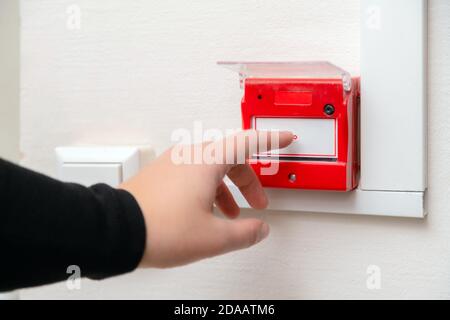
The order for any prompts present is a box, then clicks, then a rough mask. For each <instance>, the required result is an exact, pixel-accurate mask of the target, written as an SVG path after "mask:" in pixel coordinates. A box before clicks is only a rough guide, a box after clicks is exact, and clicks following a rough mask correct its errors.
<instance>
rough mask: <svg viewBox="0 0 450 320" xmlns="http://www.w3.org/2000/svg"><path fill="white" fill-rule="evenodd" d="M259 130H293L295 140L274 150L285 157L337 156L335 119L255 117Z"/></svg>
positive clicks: (255, 126)
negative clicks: (284, 146)
mask: <svg viewBox="0 0 450 320" xmlns="http://www.w3.org/2000/svg"><path fill="white" fill-rule="evenodd" d="M253 128H254V129H257V130H277V131H291V132H292V133H293V134H294V142H293V143H292V144H291V145H289V146H288V147H286V148H283V149H280V150H277V151H272V153H275V154H278V155H279V156H285V157H330V158H333V157H336V155H337V150H336V122H335V120H334V119H306V118H265V117H255V118H253Z"/></svg>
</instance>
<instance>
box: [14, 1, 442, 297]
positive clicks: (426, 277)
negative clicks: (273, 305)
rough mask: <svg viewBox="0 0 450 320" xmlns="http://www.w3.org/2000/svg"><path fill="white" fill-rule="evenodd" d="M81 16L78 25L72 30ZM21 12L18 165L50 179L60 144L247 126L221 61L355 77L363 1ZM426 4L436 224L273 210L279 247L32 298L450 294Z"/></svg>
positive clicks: (86, 4) (135, 4)
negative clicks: (326, 65) (319, 68)
mask: <svg viewBox="0 0 450 320" xmlns="http://www.w3.org/2000/svg"><path fill="white" fill-rule="evenodd" d="M73 4H75V5H77V6H78V7H77V8H79V9H80V10H81V20H80V28H79V29H77V25H76V24H75V25H74V24H73V20H70V19H69V21H68V18H70V15H68V13H67V9H68V8H69V13H70V12H73V7H72V8H71V7H70V5H73ZM21 6H22V8H21V13H22V43H21V44H22V56H21V62H22V74H21V76H22V82H21V99H22V110H21V113H22V115H21V120H22V129H21V148H22V151H23V153H24V158H23V164H24V165H26V166H28V167H31V168H34V169H37V170H39V171H42V172H45V173H48V174H52V175H54V173H55V170H54V167H55V159H54V153H53V149H54V147H55V146H58V145H71V144H79V143H83V144H127V143H130V144H136V143H149V144H152V145H153V146H155V147H156V148H157V150H158V151H161V150H163V149H164V148H166V147H167V146H169V145H170V134H171V132H172V130H174V129H175V128H191V127H192V123H193V121H195V120H202V121H203V123H204V126H205V127H219V128H224V129H225V128H228V127H231V128H235V127H239V124H240V111H239V100H240V95H241V93H240V91H239V88H238V83H237V76H236V75H235V74H233V73H231V72H229V71H227V70H223V69H221V68H219V67H217V66H216V65H215V62H216V61H217V60H239V59H242V60H316V59H320V60H330V61H333V62H334V63H335V64H337V65H340V66H341V67H343V68H345V69H347V70H349V71H350V72H352V73H353V74H358V72H359V57H360V56H359V23H360V21H359V1H358V0H346V1H333V0H328V1H313V0H301V1H298V0H297V1H287V0H285V1H275V0H266V1H239V0H230V1H207V0H193V1H188V2H183V1H176V0H169V1H144V0H142V1H121V0H99V1H87V0H86V1H76V0H72V1H50V0H23V1H21ZM429 7H430V8H429V9H430V10H429V11H430V12H429V16H430V19H429V20H430V30H429V69H430V70H429V77H430V79H429V168H428V171H429V192H428V211H429V216H428V217H427V218H426V219H424V220H415V219H398V218H385V217H367V216H365V217H364V216H350V215H333V214H308V213H305V214H293V213H283V212H264V213H262V216H263V217H264V219H266V220H267V221H268V222H269V223H270V225H271V230H272V232H271V236H270V237H269V239H267V240H266V241H264V242H263V243H261V244H259V245H258V246H256V247H254V248H251V249H249V250H246V251H241V252H236V253H232V254H229V255H226V256H222V257H219V258H215V259H210V260H206V261H203V262H199V263H196V264H193V265H190V266H186V267H181V268H177V269H172V270H146V271H138V272H135V273H133V274H129V275H125V276H121V277H117V278H114V279H109V280H107V281H104V282H102V283H98V282H93V281H88V280H86V281H84V282H83V283H82V290H79V291H68V290H67V289H66V286H65V284H56V285H51V286H46V287H42V288H37V289H29V290H23V291H22V294H21V295H22V297H23V298H193V299H202V298H305V299H310V298H377V299H378V298H447V299H448V298H450V196H449V194H450V183H449V181H450V166H449V165H448V161H449V159H450V127H449V121H448V119H450V108H449V107H448V103H449V101H450V16H449V15H448V12H450V2H449V1H447V0H430V5H429ZM388 80H392V81H393V85H395V79H388ZM387 156H388V155H387ZM245 214H248V215H251V214H253V213H249V212H247V213H245ZM369 265H377V266H379V267H380V270H381V289H379V290H369V289H368V288H367V286H366V279H367V277H368V275H367V274H366V270H367V267H368V266H369ZM30 272H32V270H30Z"/></svg>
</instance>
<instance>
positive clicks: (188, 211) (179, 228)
mask: <svg viewBox="0 0 450 320" xmlns="http://www.w3.org/2000/svg"><path fill="white" fill-rule="evenodd" d="M250 137H257V139H251V138H250ZM274 137H276V138H278V137H279V140H278V144H277V143H274V142H275V141H274V140H271V139H274ZM238 138H244V140H246V143H244V144H239V143H238V144H236V143H234V144H228V143H231V142H235V141H236V140H237V139H238ZM261 139H267V140H264V141H267V142H268V144H267V146H266V148H267V149H266V150H270V149H271V148H272V146H273V147H274V148H280V149H281V148H284V147H286V146H287V145H289V144H290V143H291V142H292V139H293V135H292V133H290V132H280V133H279V134H275V135H273V134H272V135H271V134H270V133H269V132H262V131H260V132H256V131H243V132H240V133H238V134H236V135H233V136H229V137H227V138H225V139H224V140H220V141H216V142H211V143H214V144H218V143H220V146H222V145H226V146H229V145H233V149H230V148H228V147H227V148H223V150H224V158H225V157H226V156H227V154H228V155H229V153H230V152H234V154H235V155H236V154H239V153H245V159H246V158H248V155H249V152H251V151H249V150H255V149H252V147H255V146H256V145H259V148H261V145H260V143H259V142H260V141H261ZM241 141H242V140H241ZM207 145H209V143H205V144H199V145H192V146H190V147H189V148H190V149H191V150H195V149H196V148H198V147H200V146H203V147H205V146H207ZM259 151H265V150H261V149H260V150H259ZM232 159H234V160H235V161H236V159H237V157H236V156H234V157H232ZM225 175H227V176H228V177H229V178H230V179H231V180H232V181H233V182H234V184H235V185H236V186H237V187H239V189H240V191H241V193H242V194H243V196H244V197H245V198H246V200H247V202H248V203H249V204H250V205H251V206H252V207H253V208H255V209H264V208H266V206H267V203H268V202H267V197H266V195H265V193H264V190H263V188H262V186H261V183H260V182H259V180H258V178H257V176H256V174H255V172H254V171H253V170H252V169H251V167H250V166H249V165H248V164H245V163H243V164H237V163H229V164H205V163H203V164H176V163H174V161H173V149H169V150H167V151H166V152H164V153H163V154H162V155H161V156H159V157H158V158H157V159H156V160H155V161H153V162H152V163H151V164H149V165H148V166H147V167H145V168H144V169H142V170H141V171H140V172H139V173H138V174H137V175H136V176H135V177H133V178H131V179H130V180H128V181H126V182H124V183H123V184H122V185H120V186H119V188H121V189H124V190H127V191H128V192H130V193H131V194H132V195H133V196H134V197H135V199H136V200H137V202H138V203H139V206H140V208H141V210H142V212H143V215H144V218H145V223H146V229H147V242H146V249H145V252H144V255H143V258H142V261H141V263H140V266H141V267H160V268H166V267H174V266H179V265H183V264H187V263H190V262H194V261H197V260H200V259H203V258H207V257H212V256H215V255H219V254H223V253H226V252H229V251H233V250H238V249H243V248H247V247H249V246H252V245H254V244H256V243H258V242H260V241H261V240H263V239H264V238H266V237H267V235H268V234H269V226H268V225H267V224H266V223H265V222H263V221H262V220H260V219H254V218H247V219H235V218H237V217H238V216H239V207H238V206H237V204H236V202H235V200H234V199H233V196H232V195H231V193H230V191H229V190H228V188H227V186H226V185H225V184H224V182H223V178H224V177H225ZM214 204H216V206H217V207H218V208H219V209H220V210H221V211H222V213H223V214H224V215H225V217H226V218H223V217H218V216H216V215H213V205H214ZM227 218H228V219H227Z"/></svg>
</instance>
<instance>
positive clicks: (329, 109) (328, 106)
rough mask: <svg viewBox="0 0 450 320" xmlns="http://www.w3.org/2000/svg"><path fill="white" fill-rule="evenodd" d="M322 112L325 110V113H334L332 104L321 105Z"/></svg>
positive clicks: (329, 114)
mask: <svg viewBox="0 0 450 320" xmlns="http://www.w3.org/2000/svg"><path fill="white" fill-rule="evenodd" d="M323 112H325V114H326V115H328V116H331V115H332V114H333V113H334V106H333V105H332V104H326V105H325V107H323Z"/></svg>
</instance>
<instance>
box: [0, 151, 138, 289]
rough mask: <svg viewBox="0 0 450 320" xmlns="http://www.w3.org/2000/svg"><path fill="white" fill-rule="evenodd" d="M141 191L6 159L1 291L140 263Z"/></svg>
mask: <svg viewBox="0 0 450 320" xmlns="http://www.w3.org/2000/svg"><path fill="white" fill-rule="evenodd" d="M145 233H146V230H145V223H144V217H143V215H142V212H141V210H140V208H139V205H138V203H137V202H136V200H135V199H134V197H133V196H132V195H131V194H130V193H128V192H126V191H124V190H118V189H114V188H111V187H109V186H107V185H105V184H97V185H94V186H92V187H90V188H86V187H83V186H81V185H77V184H73V183H63V182H60V181H57V180H54V179H51V178H49V177H47V176H44V175H42V174H39V173H36V172H33V171H30V170H27V169H25V168H22V167H19V166H16V165H14V164H12V163H9V162H6V161H3V160H1V159H0V291H9V290H13V289H18V288H24V287H31V286H37V285H42V284H48V283H52V282H56V281H61V280H65V279H67V278H68V277H69V276H70V275H71V273H70V274H68V273H67V268H68V267H69V266H71V265H77V266H78V267H79V268H80V270H81V276H85V277H89V278H92V279H102V278H105V277H110V276H114V275H118V274H122V273H126V272H129V271H132V270H134V269H135V268H136V267H137V265H138V263H139V262H140V260H141V258H142V255H143V252H144V249H145V239H146V235H145Z"/></svg>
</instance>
